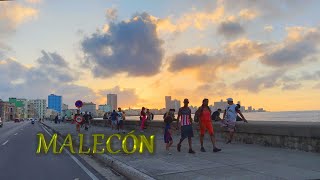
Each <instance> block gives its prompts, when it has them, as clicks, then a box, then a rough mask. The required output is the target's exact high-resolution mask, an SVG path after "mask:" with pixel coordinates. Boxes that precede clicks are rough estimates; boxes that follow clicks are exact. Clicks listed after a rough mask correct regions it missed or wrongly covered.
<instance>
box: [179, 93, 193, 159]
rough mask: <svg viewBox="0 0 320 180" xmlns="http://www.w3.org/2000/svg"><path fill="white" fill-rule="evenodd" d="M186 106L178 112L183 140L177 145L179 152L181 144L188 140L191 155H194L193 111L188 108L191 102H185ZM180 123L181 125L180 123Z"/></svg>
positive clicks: (186, 100)
mask: <svg viewBox="0 0 320 180" xmlns="http://www.w3.org/2000/svg"><path fill="white" fill-rule="evenodd" d="M183 103H184V106H183V107H181V108H180V109H179V112H178V120H177V127H178V128H179V127H181V128H180V129H181V139H180V142H179V143H178V145H177V150H178V152H180V151H181V143H182V141H183V140H184V139H185V138H188V143H189V153H191V154H194V153H195V152H194V151H193V150H192V139H191V138H192V137H193V129H192V123H191V121H192V119H191V109H190V108H189V107H188V104H189V100H188V99H184V100H183ZM179 121H180V123H179Z"/></svg>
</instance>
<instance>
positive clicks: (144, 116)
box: [140, 107, 147, 132]
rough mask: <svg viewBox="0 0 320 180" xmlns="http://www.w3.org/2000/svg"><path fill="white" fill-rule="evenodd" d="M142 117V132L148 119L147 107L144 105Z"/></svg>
mask: <svg viewBox="0 0 320 180" xmlns="http://www.w3.org/2000/svg"><path fill="white" fill-rule="evenodd" d="M140 119H141V125H140V132H143V131H144V129H145V123H146V120H147V114H146V108H145V107H142V110H141V112H140Z"/></svg>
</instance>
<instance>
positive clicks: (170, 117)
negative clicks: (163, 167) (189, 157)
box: [163, 109, 174, 155]
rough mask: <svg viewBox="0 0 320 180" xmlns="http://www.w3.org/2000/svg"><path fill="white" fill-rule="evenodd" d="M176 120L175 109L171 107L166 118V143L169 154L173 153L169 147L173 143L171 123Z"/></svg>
mask: <svg viewBox="0 0 320 180" xmlns="http://www.w3.org/2000/svg"><path fill="white" fill-rule="evenodd" d="M173 121H174V109H170V111H169V112H168V113H167V115H166V117H165V118H164V123H165V127H164V135H163V136H164V143H166V151H167V153H168V155H171V153H170V151H169V148H170V146H171V145H172V144H173V139H172V135H171V125H170V124H171V123H172V122H173Z"/></svg>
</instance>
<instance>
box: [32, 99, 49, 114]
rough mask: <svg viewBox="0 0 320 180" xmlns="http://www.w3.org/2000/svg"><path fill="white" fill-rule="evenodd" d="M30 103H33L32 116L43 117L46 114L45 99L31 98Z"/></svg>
mask: <svg viewBox="0 0 320 180" xmlns="http://www.w3.org/2000/svg"><path fill="white" fill-rule="evenodd" d="M29 102H30V104H33V107H32V106H31V107H30V108H34V117H35V118H43V117H44V116H45V115H46V109H47V101H46V100H45V99H32V100H29Z"/></svg>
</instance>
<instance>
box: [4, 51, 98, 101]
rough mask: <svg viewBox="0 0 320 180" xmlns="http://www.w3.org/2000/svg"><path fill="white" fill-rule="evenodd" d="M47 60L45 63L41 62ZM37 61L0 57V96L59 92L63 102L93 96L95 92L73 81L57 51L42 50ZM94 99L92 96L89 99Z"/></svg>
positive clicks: (27, 95)
mask: <svg viewBox="0 0 320 180" xmlns="http://www.w3.org/2000/svg"><path fill="white" fill-rule="evenodd" d="M45 60H47V63H45V62H46V61H45ZM37 62H38V63H37V64H36V65H35V66H32V67H30V68H29V67H26V66H24V65H23V64H21V63H20V62H18V61H15V60H13V59H11V58H5V59H2V60H1V59H0V72H1V76H0V84H1V86H0V97H1V99H7V98H9V97H16V96H17V95H19V97H21V98H44V99H46V98H47V96H48V95H49V94H51V93H58V94H61V95H63V96H64V97H65V98H64V103H67V104H69V105H70V104H71V105H72V104H73V103H74V100H76V99H78V98H85V97H86V96H87V95H88V94H89V95H92V96H91V97H90V98H87V99H91V100H92V99H93V98H95V93H94V92H93V91H92V90H91V89H89V88H87V87H83V86H78V85H75V84H73V82H74V80H75V78H74V77H73V75H72V69H71V68H70V67H69V65H68V63H67V61H66V60H64V59H63V58H62V57H61V56H60V55H59V54H58V53H48V52H45V51H42V56H41V57H40V58H39V59H38V60H37ZM93 100H95V99H93Z"/></svg>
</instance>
